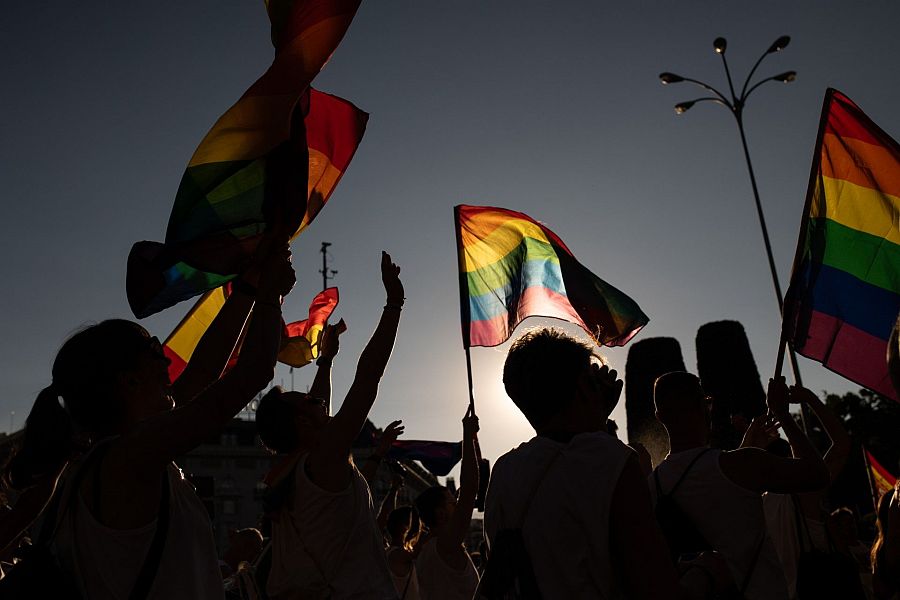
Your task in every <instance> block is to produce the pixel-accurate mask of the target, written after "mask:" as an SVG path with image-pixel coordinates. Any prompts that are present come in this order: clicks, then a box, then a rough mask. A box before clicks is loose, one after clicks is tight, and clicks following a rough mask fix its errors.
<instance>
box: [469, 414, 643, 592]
mask: <svg viewBox="0 0 900 600" xmlns="http://www.w3.org/2000/svg"><path fill="white" fill-rule="evenodd" d="M631 453H632V450H631V449H629V448H628V447H627V446H625V444H623V443H621V442H620V441H618V440H617V439H615V438H614V437H612V436H611V435H609V434H607V433H603V432H596V433H582V434H579V435H576V436H575V437H573V438H572V440H571V441H569V443H567V444H564V443H560V442H557V441H553V440H551V439H549V438H545V437H540V436H538V437H535V438H533V439H532V440H530V441H528V442H526V443H524V444H522V445H520V446H519V447H518V448H516V449H514V450H511V451H510V452H507V453H506V454H505V455H503V456H502V457H500V459H499V460H498V461H497V464H496V465H495V466H494V470H493V473H492V475H491V482H490V487H489V488H488V495H487V501H486V509H485V515H484V527H485V534H486V536H487V537H488V540H489V541H491V540H494V539H496V535H497V533H498V532H499V531H500V530H502V529H506V528H517V527H519V525H520V523H521V519H522V514H523V512H524V511H525V509H526V507H527V503H528V501H529V500H531V506H530V508H529V509H528V515H527V517H526V518H525V522H524V524H523V525H522V536H523V538H524V540H525V546H526V550H527V551H528V555H529V557H530V558H531V564H532V567H533V569H534V574H535V578H536V580H537V584H538V587H539V588H540V592H541V595H542V597H543V598H545V599H546V600H557V599H560V600H567V599H570V598H604V599H606V598H622V590H621V584H620V580H619V576H618V574H617V573H616V572H615V570H614V569H613V565H612V560H611V553H610V547H609V544H610V537H609V513H610V504H611V501H612V495H613V492H614V491H615V488H616V484H617V483H618V481H619V476H620V475H621V473H622V469H623V468H624V467H625V463H626V461H627V460H628V457H629V456H630V454H631ZM551 460H555V462H554V463H552V464H550V461H551ZM548 465H550V466H549V468H548ZM541 478H542V481H541V483H540V485H539V486H538V485H537V483H538V480H539V479H541ZM532 493H533V494H534V497H533V499H532V498H530V496H531V494H532Z"/></svg>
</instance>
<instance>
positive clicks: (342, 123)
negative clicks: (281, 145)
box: [304, 89, 369, 172]
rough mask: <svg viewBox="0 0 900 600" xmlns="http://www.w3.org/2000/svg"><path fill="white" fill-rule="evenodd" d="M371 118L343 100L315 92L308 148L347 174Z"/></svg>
mask: <svg viewBox="0 0 900 600" xmlns="http://www.w3.org/2000/svg"><path fill="white" fill-rule="evenodd" d="M368 120H369V115H368V114H367V113H365V112H363V111H361V110H360V109H358V108H357V107H356V106H354V105H353V104H352V103H350V102H347V101H346V100H344V99H343V98H338V97H337V96H332V95H331V94H326V93H325V92H320V91H318V90H315V89H313V90H311V94H310V105H309V115H307V117H306V119H304V122H305V123H306V145H307V146H309V147H310V148H312V149H313V150H318V151H319V152H321V153H322V154H324V155H325V156H327V157H328V158H329V160H330V161H331V164H332V165H334V167H335V168H337V169H339V170H340V171H342V172H343V171H345V170H346V169H347V167H348V166H349V165H350V160H351V159H352V158H353V154H354V153H355V152H356V148H357V147H358V146H359V142H360V141H361V140H362V137H363V134H364V133H365V131H366V123H367V122H368Z"/></svg>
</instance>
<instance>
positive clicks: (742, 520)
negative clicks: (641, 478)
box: [649, 448, 788, 600]
mask: <svg viewBox="0 0 900 600" xmlns="http://www.w3.org/2000/svg"><path fill="white" fill-rule="evenodd" d="M705 450H708V449H707V448H692V449H690V450H685V451H684V452H677V453H675V454H670V455H669V456H667V457H666V459H665V460H664V461H663V462H662V463H660V465H659V467H657V468H658V470H659V479H660V483H661V485H662V489H663V493H668V492H669V490H670V489H672V487H673V486H674V485H675V483H676V482H677V481H678V479H679V478H680V477H681V475H682V473H684V472H685V469H686V468H687V467H688V465H689V464H690V462H691V461H692V460H693V459H694V458H695V457H696V456H697V455H698V454H700V453H702V452H704V451H705ZM720 454H721V450H715V449H712V450H708V451H707V452H706V453H705V454H704V455H703V456H702V457H700V459H699V460H698V461H697V462H696V463H695V464H694V466H693V467H691V469H690V471H689V472H688V473H687V475H686V476H685V478H684V480H683V481H682V482H681V485H679V486H678V489H677V490H676V492H675V494H674V495H673V498H674V499H675V501H676V502H677V504H678V507H679V508H680V509H681V510H682V511H684V513H685V514H686V515H687V517H688V518H689V519H691V522H692V523H693V524H694V526H695V527H696V528H697V530H698V531H699V532H700V534H701V535H703V537H704V538H705V539H706V541H707V542H709V543H710V544H711V545H712V546H713V548H715V549H716V550H718V551H719V552H720V553H721V554H722V557H723V558H724V559H725V562H726V563H727V564H728V568H729V570H730V571H731V575H732V577H733V578H734V581H735V584H736V585H737V587H738V589H740V587H741V585H742V583H743V581H744V579H745V577H746V576H747V573H749V572H750V571H751V569H752V575H751V576H750V580H749V583H748V585H747V589H746V592H745V593H744V595H745V597H746V598H747V600H786V599H787V597H788V592H787V582H786V581H785V577H784V573H783V572H782V569H781V563H780V561H779V559H778V554H777V553H776V552H775V546H774V545H773V544H772V540H771V539H770V538H769V535H768V533H767V528H766V519H765V516H764V514H763V504H762V496H761V494H760V493H759V492H755V491H752V490H748V489H746V488H742V487H740V486H739V485H737V484H735V483H734V482H732V481H731V480H730V479H728V477H726V476H725V474H724V473H722V469H721V468H720V467H719V455H720ZM649 483H650V493H651V495H652V496H653V497H654V502H655V501H656V500H655V497H656V485H655V484H654V481H653V476H652V475H651V476H650V479H649ZM761 543H762V548H761V549H760V550H759V557H758V558H757V559H756V565H755V567H754V566H753V559H754V556H755V555H756V553H757V549H758V548H759V547H760V544H761Z"/></svg>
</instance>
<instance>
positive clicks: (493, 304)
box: [469, 260, 566, 321]
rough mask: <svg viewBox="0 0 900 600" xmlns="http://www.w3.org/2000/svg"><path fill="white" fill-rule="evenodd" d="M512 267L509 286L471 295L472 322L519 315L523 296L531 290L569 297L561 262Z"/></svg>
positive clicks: (531, 261) (532, 262) (534, 263)
mask: <svg viewBox="0 0 900 600" xmlns="http://www.w3.org/2000/svg"><path fill="white" fill-rule="evenodd" d="M511 267H512V268H511V269H509V272H508V273H507V277H508V278H509V283H508V284H507V285H504V286H502V287H500V288H497V289H495V290H492V291H490V292H487V293H485V294H481V295H480V296H469V310H470V315H471V316H470V318H471V319H472V321H487V320H490V319H492V318H494V317H496V316H498V315H504V314H507V313H514V312H516V308H517V307H518V305H519V299H520V298H521V296H522V293H523V292H524V291H525V290H526V289H528V288H530V287H543V288H547V289H550V290H553V291H554V292H556V293H558V294H562V295H563V296H565V295H566V287H565V284H563V279H562V271H560V268H559V263H557V262H555V261H552V260H527V261H525V263H524V264H523V265H522V267H521V269H519V268H518V267H519V265H518V264H514V265H511ZM473 273H475V272H472V273H469V277H472V275H473Z"/></svg>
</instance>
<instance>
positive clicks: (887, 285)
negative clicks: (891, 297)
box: [810, 218, 900, 292]
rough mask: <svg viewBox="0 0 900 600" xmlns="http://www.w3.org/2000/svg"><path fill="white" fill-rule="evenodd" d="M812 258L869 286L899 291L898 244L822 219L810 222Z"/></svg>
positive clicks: (899, 249)
mask: <svg viewBox="0 0 900 600" xmlns="http://www.w3.org/2000/svg"><path fill="white" fill-rule="evenodd" d="M810 226H811V227H810V234H811V239H812V240H813V242H812V248H811V250H812V253H813V260H817V257H819V256H820V257H821V259H818V260H817V262H822V263H824V264H826V265H828V266H830V267H834V268H835V269H840V270H841V271H844V272H845V273H849V274H850V275H853V276H854V277H856V278H858V279H860V280H861V281H864V282H866V283H869V284H871V285H874V286H877V287H880V288H883V289H885V290H888V291H891V292H900V246H898V245H897V244H894V243H892V242H889V241H888V240H886V239H884V238H881V237H878V236H875V235H871V234H869V233H865V232H862V231H859V230H857V229H853V228H851V227H847V226H846V225H841V224H840V223H837V222H836V221H832V220H831V219H825V218H817V219H812V221H811V223H810Z"/></svg>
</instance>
